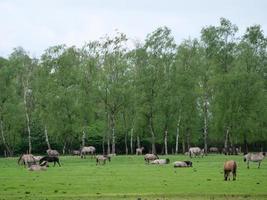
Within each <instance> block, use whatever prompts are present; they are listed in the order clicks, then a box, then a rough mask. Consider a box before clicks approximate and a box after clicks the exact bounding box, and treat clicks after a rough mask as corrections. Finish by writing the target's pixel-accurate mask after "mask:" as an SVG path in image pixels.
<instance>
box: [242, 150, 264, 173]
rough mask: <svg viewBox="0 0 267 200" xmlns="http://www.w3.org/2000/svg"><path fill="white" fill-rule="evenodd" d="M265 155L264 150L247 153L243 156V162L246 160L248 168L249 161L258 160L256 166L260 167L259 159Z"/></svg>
mask: <svg viewBox="0 0 267 200" xmlns="http://www.w3.org/2000/svg"><path fill="white" fill-rule="evenodd" d="M264 157H265V152H260V153H248V154H246V155H245V156H244V162H247V168H248V169H249V161H252V162H258V163H259V165H258V168H260V165H261V161H262V160H263V158H264Z"/></svg>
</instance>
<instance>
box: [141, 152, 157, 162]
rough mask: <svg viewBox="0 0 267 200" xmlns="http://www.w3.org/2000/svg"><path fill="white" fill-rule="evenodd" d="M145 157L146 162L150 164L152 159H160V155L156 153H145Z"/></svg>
mask: <svg viewBox="0 0 267 200" xmlns="http://www.w3.org/2000/svg"><path fill="white" fill-rule="evenodd" d="M144 159H145V162H146V163H147V164H148V163H149V162H150V161H153V160H156V159H159V157H158V156H157V155H155V154H151V153H148V154H146V155H145V157H144Z"/></svg>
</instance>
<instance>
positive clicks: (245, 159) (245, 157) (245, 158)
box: [244, 154, 247, 162]
mask: <svg viewBox="0 0 267 200" xmlns="http://www.w3.org/2000/svg"><path fill="white" fill-rule="evenodd" d="M246 161H247V154H246V155H245V156H244V162H246Z"/></svg>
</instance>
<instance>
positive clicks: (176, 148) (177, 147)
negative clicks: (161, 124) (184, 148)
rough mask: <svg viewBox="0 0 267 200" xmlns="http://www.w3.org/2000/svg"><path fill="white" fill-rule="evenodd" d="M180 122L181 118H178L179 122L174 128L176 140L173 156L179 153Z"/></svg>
mask: <svg viewBox="0 0 267 200" xmlns="http://www.w3.org/2000/svg"><path fill="white" fill-rule="evenodd" d="M180 121H181V117H180V116H179V120H178V123H177V127H176V140H175V154H178V151H179V129H180Z"/></svg>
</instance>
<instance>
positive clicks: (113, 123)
mask: <svg viewBox="0 0 267 200" xmlns="http://www.w3.org/2000/svg"><path fill="white" fill-rule="evenodd" d="M111 130H112V149H111V153H112V154H115V153H116V136H115V116H114V113H113V114H111Z"/></svg>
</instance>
